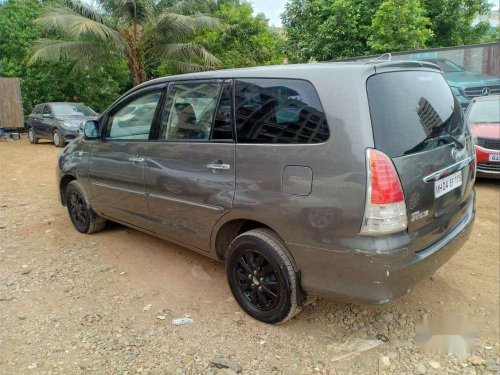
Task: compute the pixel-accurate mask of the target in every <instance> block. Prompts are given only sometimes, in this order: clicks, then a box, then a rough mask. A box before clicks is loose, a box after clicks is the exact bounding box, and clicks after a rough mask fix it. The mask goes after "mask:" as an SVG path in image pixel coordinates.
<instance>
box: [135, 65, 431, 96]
mask: <svg viewBox="0 0 500 375" xmlns="http://www.w3.org/2000/svg"><path fill="white" fill-rule="evenodd" d="M388 68H389V69H390V68H394V69H397V68H427V69H435V70H438V71H440V69H439V67H438V66H436V65H435V64H432V63H426V62H422V61H415V60H400V61H387V60H376V59H375V60H371V61H368V62H322V63H309V64H288V65H272V66H260V67H253V68H238V69H224V70H211V71H206V72H201V73H188V74H181V75H175V76H167V77H162V78H157V79H154V80H151V81H148V82H144V83H142V84H140V85H138V86H136V87H134V88H133V89H132V90H131V91H135V90H136V89H139V88H142V87H146V86H149V85H155V84H161V83H166V82H169V81H175V80H191V79H231V78H236V77H237V78H288V79H293V78H296V79H305V80H308V79H311V80H313V79H323V78H324V77H325V74H327V73H332V72H337V73H342V74H345V75H346V78H348V76H349V75H353V76H354V75H360V74H363V73H365V74H366V73H369V72H370V71H371V72H373V73H375V72H377V71H378V70H384V69H388Z"/></svg>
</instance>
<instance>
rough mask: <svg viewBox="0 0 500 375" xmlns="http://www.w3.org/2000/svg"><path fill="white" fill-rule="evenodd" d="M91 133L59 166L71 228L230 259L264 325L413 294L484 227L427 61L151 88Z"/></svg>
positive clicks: (255, 73) (459, 128)
mask: <svg viewBox="0 0 500 375" xmlns="http://www.w3.org/2000/svg"><path fill="white" fill-rule="evenodd" d="M82 133H83V134H82V136H81V137H80V138H78V139H77V140H76V141H74V142H72V143H70V144H69V145H68V146H67V147H66V148H65V149H64V150H63V151H62V152H61V154H60V156H59V160H58V168H57V174H58V186H59V190H60V198H61V201H62V204H63V205H65V206H67V209H68V212H69V217H70V219H71V221H72V223H73V225H74V227H75V228H76V229H77V230H78V231H80V232H82V233H93V232H97V231H99V230H102V229H103V228H104V226H105V223H106V221H107V220H110V221H114V222H118V223H121V224H123V225H126V226H129V227H132V228H135V229H138V230H141V231H144V232H147V233H150V234H152V235H154V236H158V237H161V238H164V239H166V240H168V241H171V242H173V243H176V244H180V245H182V246H185V247H187V248H190V249H192V250H194V251H197V252H199V253H202V254H205V255H207V256H210V257H212V258H214V259H218V260H220V261H224V262H225V263H226V274H227V280H228V283H229V286H230V289H231V291H232V293H233V295H234V298H235V299H236V301H237V302H238V304H239V305H240V306H241V308H242V309H243V310H245V311H246V312H247V313H248V314H250V315H251V316H252V317H254V318H256V319H258V320H261V321H263V322H267V323H279V322H283V321H286V320H287V319H289V318H291V317H292V316H293V315H294V314H296V313H297V312H298V311H299V310H300V309H301V307H303V306H304V305H305V304H306V303H308V302H309V301H310V300H311V299H312V298H314V297H326V298H334V299H341V300H346V301H352V302H355V303H370V304H384V303H388V302H390V301H392V300H394V299H396V298H398V297H400V296H402V295H404V294H406V293H408V292H409V291H410V290H411V289H412V288H413V287H414V285H415V284H416V283H417V282H418V281H419V280H421V279H422V278H424V277H426V276H428V275H431V274H432V273H433V272H435V271H436V269H438V268H439V267H440V266H441V265H442V264H443V263H444V262H446V261H447V260H448V259H449V258H450V257H451V256H452V255H453V254H455V252H456V251H457V250H458V249H459V248H460V247H461V246H462V244H463V243H464V242H465V241H466V239H467V237H468V236H469V233H470V230H471V227H472V222H473V219H474V200H475V198H474V190H473V184H474V179H475V160H474V146H473V143H472V141H471V134H470V132H469V130H468V128H467V126H466V125H465V122H464V117H463V112H462V110H461V107H460V105H459V103H458V102H457V100H456V98H455V97H454V96H453V94H452V91H451V90H450V87H449V86H448V85H447V83H446V81H445V80H444V78H443V76H442V73H441V71H440V70H439V68H438V67H437V66H436V65H434V64H431V63H428V62H416V61H406V62H405V61H398V62H380V63H367V64H362V63H321V64H307V65H288V66H275V67H261V68H251V69H238V70H225V71H212V72H205V73H196V74H188V75H180V76H172V77H166V78H161V79H156V80H153V81H150V82H147V83H144V84H141V85H139V86H137V87H135V88H133V89H132V90H130V91H129V92H127V93H126V94H125V95H123V96H122V97H121V98H120V99H118V100H117V101H116V102H115V103H114V104H112V105H111V106H110V107H109V109H108V110H106V111H105V112H104V113H103V114H102V115H101V116H100V117H99V118H98V120H96V121H87V122H86V123H85V124H84V126H83V128H82ZM207 287H209V286H208V285H207Z"/></svg>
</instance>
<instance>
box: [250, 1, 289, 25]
mask: <svg viewBox="0 0 500 375" xmlns="http://www.w3.org/2000/svg"><path fill="white" fill-rule="evenodd" d="M286 1H287V0H249V2H250V3H252V5H253V9H254V11H255V13H261V12H262V13H264V14H265V15H266V17H267V18H269V25H270V26H281V17H280V15H281V13H283V11H284V10H285V3H286Z"/></svg>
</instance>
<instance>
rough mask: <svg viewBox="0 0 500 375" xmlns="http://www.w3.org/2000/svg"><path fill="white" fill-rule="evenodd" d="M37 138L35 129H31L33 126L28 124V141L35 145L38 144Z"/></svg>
mask: <svg viewBox="0 0 500 375" xmlns="http://www.w3.org/2000/svg"><path fill="white" fill-rule="evenodd" d="M38 140H39V138H38V137H37V136H36V135H35V131H34V130H33V128H32V127H31V126H30V127H29V128H28V141H30V143H31V144H32V145H36V144H38Z"/></svg>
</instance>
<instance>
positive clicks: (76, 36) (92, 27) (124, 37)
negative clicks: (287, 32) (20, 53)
mask: <svg viewBox="0 0 500 375" xmlns="http://www.w3.org/2000/svg"><path fill="white" fill-rule="evenodd" d="M96 2H97V3H98V5H99V6H98V7H93V6H90V5H88V4H85V3H82V2H80V1H78V0H64V1H63V3H62V4H56V5H52V6H48V7H46V9H45V11H44V13H43V14H42V16H41V17H40V18H38V19H37V23H38V24H39V25H40V26H42V27H43V29H44V30H45V31H47V32H54V33H56V34H57V35H60V36H61V38H50V39H47V38H46V39H39V40H38V41H37V44H36V48H35V51H34V53H33V56H32V58H31V61H32V62H33V61H39V60H46V61H68V60H69V61H74V62H75V68H76V69H82V68H85V67H95V66H102V65H104V64H105V63H106V61H109V60H110V59H116V58H123V59H125V60H126V61H127V65H128V68H129V71H130V76H131V79H132V82H133V84H134V85H137V84H139V83H141V82H144V81H146V80H147V79H148V78H149V77H148V71H149V70H150V69H152V68H154V66H157V65H158V64H160V63H161V62H164V61H168V62H169V63H170V64H171V65H175V66H176V67H177V69H179V70H180V71H183V72H189V71H197V70H205V69H209V68H212V67H214V66H216V65H217V64H218V63H219V60H218V59H217V58H216V57H214V56H213V55H212V54H211V53H209V52H208V51H207V50H206V49H205V48H203V47H202V46H200V45H199V44H196V43H193V38H194V36H195V35H196V33H198V32H199V31H201V30H205V29H209V28H213V27H215V26H216V25H218V21H217V20H216V19H215V18H213V17H211V16H207V15H204V14H200V13H195V14H188V12H189V11H190V9H199V7H200V6H201V5H202V3H210V1H209V0H178V1H172V0H165V1H157V0H97V1H96Z"/></svg>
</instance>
